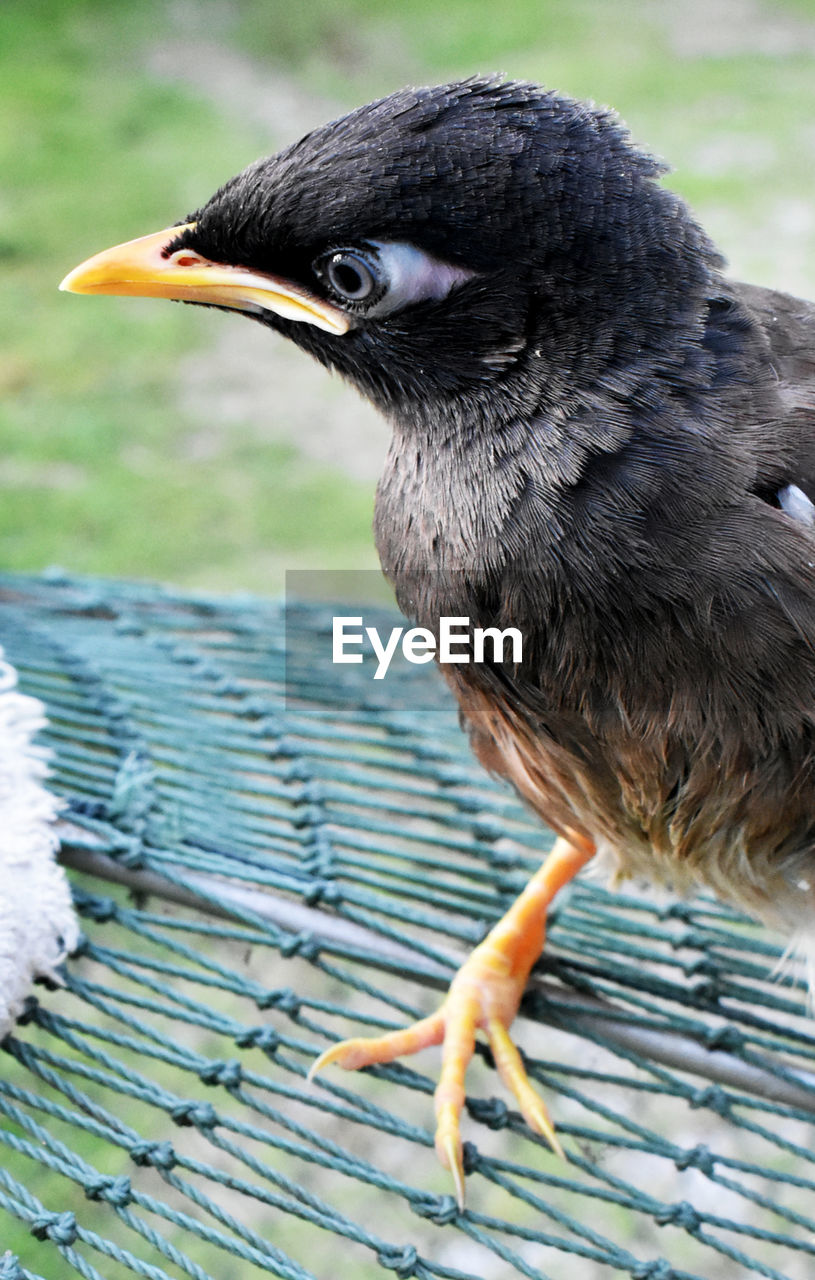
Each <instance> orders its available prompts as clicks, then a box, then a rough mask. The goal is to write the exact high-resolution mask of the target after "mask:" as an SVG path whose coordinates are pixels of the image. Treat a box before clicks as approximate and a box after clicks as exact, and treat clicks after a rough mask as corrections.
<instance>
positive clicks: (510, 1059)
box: [309, 840, 594, 1208]
mask: <svg viewBox="0 0 815 1280" xmlns="http://www.w3.org/2000/svg"><path fill="white" fill-rule="evenodd" d="M593 852H594V848H593V846H590V845H589V844H588V843H587V842H581V843H580V844H577V843H570V842H567V841H566V840H558V841H557V842H556V844H555V846H554V849H553V850H552V853H551V854H550V855H549V857H548V858H547V860H546V862H545V863H544V864H543V866H542V867H541V868H540V870H539V871H538V872H537V874H536V875H535V876H533V878H532V880H530V882H529V884H528V885H527V887H526V888H525V889H524V891H523V893H522V894H521V896H520V897H519V898H518V899H517V900H516V902H515V903H513V905H512V907H511V908H510V910H509V911H508V912H507V914H506V915H505V916H504V917H503V918H502V919H501V920H500V921H499V922H498V924H497V925H495V927H494V928H493V929H492V930H491V931H490V933H489V934H488V935H487V937H486V938H485V939H484V941H483V942H482V943H480V945H479V946H477V947H476V948H475V950H474V951H473V953H472V955H470V956H469V958H468V959H467V960H466V961H465V962H464V964H463V965H462V966H461V968H460V969H459V970H458V972H457V973H456V975H455V977H454V978H453V981H452V983H451V985H450V990H449V992H448V993H447V997H446V999H445V1000H444V1002H443V1004H442V1005H441V1006H440V1008H439V1009H437V1010H436V1012H435V1013H433V1014H431V1015H430V1016H429V1017H428V1018H423V1019H422V1020H421V1021H420V1022H416V1023H414V1025H413V1026H410V1027H406V1028H405V1029H404V1030H399V1031H391V1032H389V1033H388V1034H386V1035H383V1036H378V1037H374V1038H373V1039H353V1040H343V1041H342V1042H341V1043H339V1044H335V1045H332V1046H331V1047H330V1048H329V1049H326V1050H325V1052H324V1053H322V1054H320V1056H319V1058H318V1059H317V1060H316V1062H315V1063H314V1065H313V1066H312V1068H311V1070H310V1071H309V1079H312V1078H313V1077H314V1076H315V1075H316V1074H317V1072H318V1071H321V1070H322V1069H323V1067H327V1066H329V1065H330V1064H331V1063H336V1064H337V1065H338V1066H341V1067H345V1068H346V1070H355V1069H356V1068H358V1067H367V1066H373V1065H375V1064H377V1063H382V1062H393V1060H394V1059H395V1058H399V1057H401V1056H402V1055H404V1054H411V1053H417V1052H418V1051H419V1050H420V1049H425V1048H427V1047H428V1046H429V1045H436V1044H441V1045H442V1068H441V1074H440V1077H439V1083H438V1086H437V1088H436V1092H435V1095H434V1099H435V1109H436V1151H437V1153H438V1156H439V1159H440V1160H441V1163H442V1164H443V1165H444V1167H445V1168H446V1169H449V1170H450V1172H451V1174H452V1176H453V1181H454V1183H455V1189H456V1199H457V1200H458V1203H459V1207H460V1208H463V1207H464V1162H463V1154H462V1142H461V1126H460V1120H461V1113H462V1110H463V1108H464V1102H465V1092H464V1077H465V1074H466V1071H467V1067H468V1065H469V1063H470V1059H471V1058H472V1056H473V1052H474V1049H475V1036H476V1032H477V1031H483V1032H484V1033H485V1035H486V1037H487V1041H488V1043H489V1046H490V1049H491V1050H492V1055H493V1058H494V1060H495V1065H496V1067H497V1069H498V1073H499V1075H500V1077H501V1079H502V1080H503V1082H504V1084H505V1085H506V1087H507V1088H508V1089H509V1090H510V1092H511V1093H512V1094H513V1096H514V1097H515V1100H516V1101H517V1103H518V1106H519V1108H520V1111H521V1114H522V1115H523V1117H524V1119H525V1120H526V1123H527V1124H528V1125H529V1127H530V1129H532V1130H533V1131H534V1132H535V1133H539V1134H540V1135H541V1136H542V1137H544V1138H545V1139H546V1140H547V1142H548V1143H549V1145H550V1147H551V1148H552V1150H553V1151H555V1152H556V1153H557V1154H558V1155H560V1156H562V1155H563V1149H562V1147H561V1145H560V1143H559V1142H558V1139H557V1136H556V1135H555V1131H554V1127H553V1125H552V1121H551V1120H550V1118H549V1113H548V1111H547V1109H546V1106H545V1105H544V1103H543V1101H542V1100H541V1099H540V1098H539V1097H538V1095H537V1093H536V1092H535V1090H534V1088H533V1087H532V1085H531V1083H530V1081H529V1078H528V1076H527V1074H526V1070H525V1068H524V1065H523V1062H522V1061H521V1055H520V1053H519V1052H518V1050H517V1048H516V1047H515V1045H514V1044H513V1042H512V1040H511V1039H510V1036H509V1031H508V1028H509V1026H510V1024H511V1022H512V1020H513V1018H514V1017H515V1014H516V1013H517V1010H518V1005H519V1004H520V1001H521V996H522V995H523V992H524V987H525V986H526V981H527V978H528V976H529V970H530V969H531V967H532V965H533V964H534V962H535V960H536V959H537V957H538V956H539V955H540V952H541V949H542V947H543V940H544V928H545V920H546V908H547V907H548V905H549V903H550V902H551V900H552V898H553V897H554V894H555V893H556V892H557V889H558V888H560V887H561V886H562V885H563V884H564V883H566V881H567V880H569V879H571V877H572V876H573V875H574V874H575V872H576V871H577V870H579V868H580V867H581V866H582V865H583V863H584V862H586V861H587V860H588V859H589V858H590V857H591V856H592V854H593Z"/></svg>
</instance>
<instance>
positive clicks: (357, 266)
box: [326, 253, 376, 302]
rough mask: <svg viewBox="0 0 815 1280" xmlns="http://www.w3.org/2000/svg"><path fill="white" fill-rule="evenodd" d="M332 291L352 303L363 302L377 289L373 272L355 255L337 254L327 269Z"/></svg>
mask: <svg viewBox="0 0 815 1280" xmlns="http://www.w3.org/2000/svg"><path fill="white" fill-rule="evenodd" d="M326 274H327V276H328V280H329V283H330V285H331V287H332V289H335V290H336V292H337V293H339V294H341V295H342V297H343V298H347V299H348V300H349V301H350V302H363V301H364V300H365V299H366V298H369V297H370V296H371V294H372V293H373V292H374V290H375V289H376V279H375V278H374V274H373V271H372V270H371V268H370V267H369V266H368V264H367V262H365V261H364V260H363V259H362V258H360V257H357V255H356V254H353V253H337V254H335V255H334V257H333V258H331V259H330V260H329V262H328V264H327V267H326Z"/></svg>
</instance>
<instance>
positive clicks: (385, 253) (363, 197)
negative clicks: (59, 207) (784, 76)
mask: <svg viewBox="0 0 815 1280" xmlns="http://www.w3.org/2000/svg"><path fill="white" fill-rule="evenodd" d="M659 172H660V166H659V165H658V164H657V163H656V162H655V161H654V160H653V159H652V158H651V157H649V156H647V155H645V154H643V153H642V152H640V151H638V150H637V149H636V148H635V147H634V146H633V145H632V143H631V142H630V139H629V137H628V135H627V133H626V131H625V130H624V129H623V127H622V126H621V125H620V123H619V122H618V121H617V119H616V118H615V117H614V116H613V115H612V114H611V113H609V112H607V111H604V110H599V109H597V108H595V107H592V106H589V105H586V104H580V103H576V102H573V101H571V100H569V99H566V98H563V97H560V96H558V95H556V94H554V93H551V92H546V91H544V90H542V89H540V88H537V87H535V86H533V85H530V84H520V83H513V82H504V81H501V80H500V79H498V78H487V79H483V78H481V79H479V78H476V79H470V80H466V81H463V82H461V83H458V84H452V85H443V86H440V87H436V88H431V89H406V90H403V91H401V92H399V93H395V94H392V95H390V96H389V97H387V98H383V99H382V100H380V101H378V102H374V103H371V104H370V105H368V106H365V107H361V108H360V109H358V110H356V111H353V112H351V113H350V114H349V115H347V116H344V117H342V118H341V119H339V120H336V121H334V122H333V123H330V124H328V125H325V126H324V127H323V128H320V129H317V130H315V131H314V132H313V133H310V134H308V135H307V136H306V137H305V138H303V139H302V140H301V141H300V142H298V143H296V144H295V145H293V146H291V147H288V148H287V149H286V150H284V151H282V152H280V154H278V155H276V156H272V157H270V158H268V159H264V160H260V161H258V162H257V163H256V164H253V165H251V166H250V167H249V168H248V169H246V170H245V171H244V172H243V173H241V174H239V175H238V176H237V177H235V178H233V179H232V180H231V181H230V182H228V183H226V185H225V186H223V187H222V188H221V189H220V190H219V191H218V192H216V194H215V195H214V196H213V197H212V199H210V200H209V201H208V202H207V203H206V204H205V205H203V206H202V207H201V208H200V209H198V210H197V211H196V212H195V213H193V214H191V215H190V216H189V218H188V219H187V220H186V223H185V225H184V226H183V227H182V228H179V229H176V232H175V234H172V233H170V232H168V233H163V234H164V235H165V237H166V238H165V239H164V240H163V241H162V242H161V243H160V244H159V243H158V238H156V244H155V245H154V244H153V243H152V239H151V238H149V237H148V238H147V239H146V240H145V242H143V243H145V244H147V243H148V241H149V243H150V252H151V254H152V255H153V258H154V260H155V265H156V270H155V272H154V273H153V276H151V277H150V281H148V283H150V282H151V281H152V284H151V287H146V286H145V287H143V288H139V287H137V286H136V285H133V283H132V280H131V282H130V288H129V289H125V288H123V287H122V288H116V287H114V286H112V285H111V284H110V280H109V277H108V284H107V285H104V286H102V285H97V286H96V287H93V286H89V285H88V284H87V279H85V280H84V281H83V279H77V278H76V277H77V276H81V273H82V272H83V270H84V268H78V269H77V272H76V273H72V276H71V277H69V278H68V281H67V282H66V284H67V287H68V288H71V287H76V288H78V289H79V290H80V291H87V292H126V291H129V292H153V293H159V292H162V293H163V296H170V297H173V296H175V297H180V298H182V299H184V300H188V301H196V302H202V303H208V304H210V305H217V306H228V307H238V308H239V309H241V310H244V311H247V312H248V313H250V314H252V315H254V316H255V317H256V318H258V319H260V320H262V321H263V322H265V323H266V324H268V325H270V326H271V327H272V328H275V329H277V330H279V331H281V332H283V333H284V334H285V335H286V336H288V337H290V338H292V339H293V340H294V341H295V342H297V343H298V344H299V345H300V346H302V347H304V348H305V349H306V350H308V351H309V352H310V353H311V354H312V355H314V356H315V357H316V358H317V359H319V360H320V361H321V362H323V363H324V364H327V365H330V366H332V367H334V368H336V369H338V370H339V371H340V372H341V373H342V374H343V375H344V376H345V377H347V378H349V379H350V380H352V381H353V382H354V383H356V384H357V385H358V386H359V388H360V389H361V390H362V391H363V393H365V394H366V395H368V396H369V397H370V398H371V399H373V400H374V401H375V402H376V403H377V404H379V405H380V407H382V408H383V409H385V411H386V412H388V413H390V414H392V415H394V416H396V417H397V418H403V419H404V418H405V416H406V415H407V416H408V417H410V416H412V417H414V418H416V417H417V416H418V417H419V418H421V417H422V413H423V406H425V405H427V404H428V403H429V402H431V401H432V402H433V403H434V405H435V407H436V410H437V411H439V412H443V407H444V405H445V404H450V403H453V404H455V405H457V407H458V408H457V413H456V417H457V418H459V419H460V418H461V417H462V413H461V408H462V402H463V404H464V406H465V407H466V410H467V412H468V413H469V414H470V415H473V414H475V415H476V416H477V415H478V411H479V405H480V404H481V403H482V401H483V399H484V397H485V395H488V397H489V400H490V406H491V407H490V414H491V417H492V419H493V420H494V418H495V415H496V413H498V414H499V416H500V411H501V405H502V404H503V405H506V406H507V413H510V414H511V413H512V405H513V403H514V402H515V401H516V400H517V399H518V398H519V397H520V395H521V394H522V391H523V394H527V393H528V384H529V382H530V381H531V382H533V383H534V384H535V385H536V387H537V388H538V398H539V403H540V402H542V401H545V398H546V388H549V389H550V391H551V395H552V401H553V403H554V402H555V401H557V402H559V403H562V401H563V396H564V389H565V388H566V387H570V388H574V387H575V386H576V385H577V386H579V385H580V384H581V383H584V384H587V385H588V384H590V383H591V382H592V380H593V379H596V378H597V377H598V376H599V375H600V374H601V373H602V372H604V371H605V372H607V371H608V369H609V368H612V370H613V367H614V366H615V365H621V366H622V365H624V364H625V363H626V361H627V360H628V359H630V356H631V353H632V352H636V351H641V350H642V349H643V346H646V347H648V346H653V348H654V350H655V351H658V350H660V349H664V347H665V332H664V324H663V322H664V317H665V316H666V315H667V316H671V317H673V318H674V320H676V317H677V314H679V315H680V317H681V316H682V314H683V309H682V307H680V308H679V312H677V297H678V296H679V297H681V296H682V294H683V292H687V293H688V295H692V297H693V298H697V297H698V294H699V292H700V290H701V289H702V288H703V287H704V279H705V278H706V277H707V275H708V274H709V273H710V271H711V270H713V269H715V266H716V265H717V259H716V258H715V255H714V254H713V251H712V250H711V248H710V246H709V244H708V242H707V241H706V240H705V238H704V236H703V233H702V232H701V231H700V230H699V229H698V227H696V225H695V223H693V221H692V220H691V219H690V217H689V215H688V213H687V211H686V210H685V208H684V206H683V205H682V204H681V202H680V201H679V200H678V199H677V198H676V197H675V196H673V195H671V194H670V193H669V192H667V191H665V190H663V189H662V188H661V187H659V186H658V185H657V184H656V182H655V178H656V177H657V176H658V174H659ZM135 243H139V242H135ZM110 252H116V251H110ZM104 258H105V255H99V259H98V261H102V259H104ZM95 261H97V260H92V262H95ZM220 268H226V269H227V272H228V273H231V275H228V276H225V273H224V271H223V270H220ZM173 270H175V272H176V275H175V277H174V279H175V280H176V281H177V282H178V283H177V284H176V292H175V293H173V292H172V287H173V279H170V277H171V275H172V272H173ZM184 272H186V273H187V275H186V276H185V275H184ZM190 273H192V274H190ZM132 274H133V273H132V272H131V276H132ZM158 275H162V279H163V281H164V283H163V285H162V286H161V288H160V287H159V285H157V284H156V283H155V280H156V278H157V277H158ZM193 276H194V277H195V279H194V281H193V283H189V280H192V279H193ZM86 277H87V272H86ZM187 277H189V280H188V279H187ZM168 282H169V283H168ZM264 282H266V286H267V287H268V286H269V284H270V282H273V283H274V289H272V290H271V292H270V293H269V295H268V297H266V298H264V297H263V296H262V293H263V289H264ZM83 284H84V288H83ZM208 286H209V287H208ZM230 290H231V292H230ZM275 290H276V292H275ZM281 299H282V301H281ZM689 305H690V304H689Z"/></svg>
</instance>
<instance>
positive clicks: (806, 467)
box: [734, 284, 815, 503]
mask: <svg viewBox="0 0 815 1280" xmlns="http://www.w3.org/2000/svg"><path fill="white" fill-rule="evenodd" d="M734 293H735V294H736V296H737V297H738V299H739V301H740V302H741V303H742V304H743V305H744V306H746V307H747V309H748V310H749V312H750V313H751V315H752V316H753V318H754V319H755V321H756V322H757V324H758V326H759V328H760V329H761V331H762V333H763V335H764V338H765V340H766V343H767V348H768V356H769V361H770V365H771V367H772V369H773V371H774V373H775V376H776V378H777V389H778V393H779V399H780V403H781V405H782V409H783V416H782V417H781V418H780V420H779V421H777V422H776V423H774V424H773V430H774V431H775V432H777V433H778V434H779V446H780V447H782V448H783V451H784V452H785V453H786V454H787V456H788V459H789V462H788V464H787V466H788V475H787V477H786V478H787V479H788V481H789V483H790V484H792V485H796V486H797V487H798V488H800V489H801V490H802V491H803V492H804V493H805V494H806V495H807V497H808V498H809V499H810V500H811V501H812V502H813V503H815V303H812V302H806V301H804V300H803V299H801V298H793V297H791V296H790V295H789V294H787V293H779V292H778V291H777V290H774V289H762V288H760V287H759V286H757V285H749V284H739V285H736V286H735V288H734Z"/></svg>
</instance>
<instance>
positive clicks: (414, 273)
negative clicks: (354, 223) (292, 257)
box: [312, 240, 474, 320]
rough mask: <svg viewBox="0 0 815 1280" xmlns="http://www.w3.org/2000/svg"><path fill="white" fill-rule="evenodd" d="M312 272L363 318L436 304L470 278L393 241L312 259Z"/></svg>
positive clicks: (462, 269) (369, 243) (372, 242)
mask: <svg viewBox="0 0 815 1280" xmlns="http://www.w3.org/2000/svg"><path fill="white" fill-rule="evenodd" d="M312 270H313V271H314V274H315V275H316V276H317V279H318V280H321V281H322V282H323V284H324V285H327V286H328V288H329V289H330V290H331V292H332V293H333V294H334V297H335V298H336V299H337V300H338V301H339V302H340V303H345V305H346V307H347V308H348V310H350V311H354V312H357V313H358V314H359V315H360V316H364V317H365V319H366V320H368V319H377V320H379V319H382V318H384V317H386V316H388V315H390V314H391V313H392V312H395V311H400V310H402V308H404V307H407V306H409V305H410V304H411V303H414V302H428V301H431V300H435V301H439V300H440V299H442V298H446V297H447V295H448V294H449V293H450V292H451V290H453V289H454V288H456V287H457V286H458V285H460V284H464V283H465V282H466V281H467V280H469V279H471V278H472V276H473V275H474V272H472V271H468V270H467V268H466V267H454V266H452V264H451V263H449V262H442V261H441V260H440V259H439V258H435V257H433V255H432V254H430V253H426V252H425V250H424V249H420V248H418V246H417V245H413V244H408V243H406V242H404V241H398V240H366V241H364V242H363V243H362V244H361V245H360V246H357V247H356V248H353V249H350V248H349V249H332V250H331V251H330V252H329V253H324V254H322V255H321V257H319V258H317V259H316V261H315V262H314V263H313V264H312Z"/></svg>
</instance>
